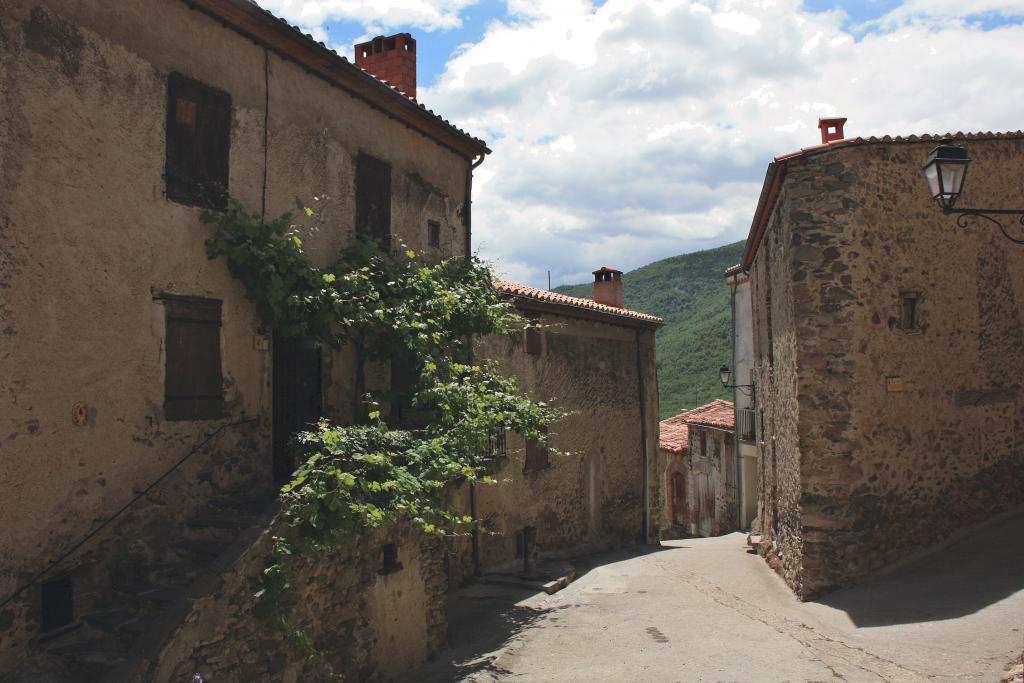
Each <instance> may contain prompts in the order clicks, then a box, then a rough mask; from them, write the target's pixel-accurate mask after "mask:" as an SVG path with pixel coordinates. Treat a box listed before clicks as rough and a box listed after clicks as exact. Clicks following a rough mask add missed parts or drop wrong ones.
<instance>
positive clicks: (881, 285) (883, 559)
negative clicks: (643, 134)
mask: <svg viewBox="0 0 1024 683" xmlns="http://www.w3.org/2000/svg"><path fill="white" fill-rule="evenodd" d="M966 144H967V147H968V150H969V153H970V156H971V158H972V159H973V163H972V166H971V171H970V173H969V175H968V185H967V191H966V192H965V194H964V196H963V198H962V199H961V204H963V205H964V206H994V207H1010V206H1018V205H1020V203H1021V190H1020V180H1021V179H1020V174H1019V173H1017V172H1015V171H1013V169H1019V168H1020V167H1021V162H1022V161H1024V140H1021V139H1003V140H998V139H972V140H968V141H966ZM933 146H934V142H919V143H914V144H907V143H902V144H900V143H891V144H870V145H863V146H855V147H846V148H840V149H837V150H834V151H832V152H828V153H825V154H821V155H817V156H811V157H808V158H805V159H800V160H797V161H794V162H792V163H791V165H790V169H789V172H788V175H787V178H786V182H785V190H784V192H783V194H782V196H780V199H779V202H778V204H777V209H776V212H775V215H773V221H772V225H771V227H770V230H771V231H774V232H775V233H776V234H779V235H780V241H782V243H784V244H787V245H788V249H787V250H786V252H785V253H777V252H773V251H772V247H769V250H768V251H767V252H764V253H761V254H759V256H758V262H757V264H756V266H755V268H762V269H763V268H764V266H765V263H764V261H763V259H764V258H769V259H771V264H770V266H771V267H772V268H776V267H777V266H779V265H780V264H781V269H784V270H789V271H790V277H789V279H790V281H791V283H792V284H791V295H790V296H791V302H792V304H791V305H792V306H793V309H794V311H795V314H796V315H795V318H794V320H793V321H792V326H793V327H792V330H793V331H794V332H795V334H796V340H797V352H796V354H795V356H791V357H787V362H786V369H785V371H786V372H789V373H792V372H793V371H794V370H795V371H796V373H797V375H796V377H795V378H793V377H792V376H790V377H788V378H787V381H786V383H787V384H788V383H789V382H793V384H792V385H790V386H792V387H793V389H794V390H795V392H796V394H797V400H798V403H799V409H798V411H795V410H794V411H793V414H794V415H797V416H798V424H796V425H795V429H794V425H793V424H792V423H791V422H789V423H787V422H783V421H779V420H777V421H775V422H774V423H771V424H769V430H768V434H769V435H770V437H775V438H781V437H782V436H783V434H786V435H787V436H789V438H792V436H791V435H796V436H798V438H799V450H798V451H797V449H796V448H795V447H794V446H795V445H792V446H790V450H791V452H792V454H796V455H797V457H798V458H799V462H800V468H799V476H800V482H801V490H800V515H799V519H787V518H783V520H782V527H783V529H784V531H783V532H782V533H780V534H779V535H780V536H783V537H785V536H786V535H790V536H794V537H795V536H799V537H800V540H801V541H802V556H801V558H800V560H799V562H798V563H796V565H798V566H793V565H790V564H789V558H787V557H785V556H784V558H783V566H784V567H785V568H786V577H787V580H789V581H790V582H791V584H793V585H794V587H795V588H797V590H798V592H800V593H801V594H802V595H804V596H809V595H812V594H814V593H816V592H819V591H821V590H825V589H827V588H830V587H832V586H835V585H839V584H843V583H847V582H850V581H853V580H856V579H858V578H860V577H863V576H864V575H866V574H867V573H869V572H871V571H872V570H875V569H878V568H879V567H881V566H883V565H885V564H888V563H891V562H893V561H894V560H896V559H898V558H899V557H901V556H904V555H906V554H907V553H908V552H910V551H912V550H914V549H916V548H921V547H924V546H927V545H930V544H933V543H935V542H937V541H939V540H941V539H942V538H943V537H944V536H946V535H948V534H949V533H950V532H952V531H954V530H956V529H959V528H962V527H964V526H966V525H970V524H972V523H975V522H978V521H981V520H983V519H984V518H986V517H988V516H991V515H992V514H994V513H995V512H997V511H999V510H1002V509H1005V508H1006V507H1008V506H1012V505H1014V504H1019V503H1020V502H1022V501H1024V493H1022V492H1024V451H1022V447H1021V443H1022V442H1024V439H1022V437H1024V396H1022V395H1021V381H1022V380H1021V377H1024V360H1022V357H1021V354H1020V340H1021V338H1022V333H1024V328H1022V319H1024V251H1022V250H1021V249H1019V248H1017V247H1015V246H1013V245H1012V244H1011V243H1009V242H1007V241H1006V240H1004V239H1003V238H1002V236H1000V235H999V234H998V232H997V231H996V230H995V229H994V227H993V226H990V225H988V224H982V223H976V224H975V225H974V227H972V228H971V229H969V230H966V231H964V230H959V229H957V228H956V227H955V222H954V219H953V218H952V217H949V216H946V215H944V214H942V212H941V211H940V210H939V209H938V208H937V206H936V205H935V203H934V202H933V201H932V200H931V199H930V198H929V196H928V193H927V190H926V185H925V182H924V180H923V179H922V178H921V173H920V166H921V163H922V162H923V160H924V159H925V157H926V155H927V154H928V152H929V150H930V149H931V147H933ZM787 233H788V237H787ZM765 244H769V245H774V240H773V238H772V237H771V233H769V235H767V236H766V241H765ZM764 246H765V245H764V244H763V245H762V249H763V248H764ZM758 281H759V280H758V278H757V277H756V273H755V283H757V282H758ZM755 291H757V290H756V289H755ZM773 295H775V292H774V291H773ZM905 296H916V297H917V299H918V304H917V310H918V318H919V324H918V325H917V327H916V329H906V328H905V327H904V324H903V299H904V297H905ZM755 301H757V302H758V304H759V306H760V305H762V304H763V294H762V293H758V294H755ZM776 329H778V326H776ZM776 349H778V346H776ZM780 361H781V359H780V358H779V356H778V354H776V374H778V373H779V372H781V371H783V365H782V363H781V362H780ZM791 363H792V365H791ZM794 379H795V382H794V381H793V380H794ZM887 380H888V381H887ZM781 384H783V383H782V382H780V381H779V378H778V377H776V378H775V381H774V384H773V385H769V386H775V387H778V386H779V385H781ZM759 398H761V399H762V403H763V405H765V406H766V408H767V409H768V410H769V411H774V412H775V414H776V415H778V414H779V407H780V406H782V405H784V406H786V408H787V409H792V407H793V401H792V397H789V398H788V399H787V400H786V401H785V402H782V401H780V397H778V396H777V395H772V394H769V395H768V396H767V397H762V394H761V392H760V391H759ZM762 457H764V454H763V453H762ZM793 472H794V470H793V469H792V468H788V469H787V477H792V476H793ZM780 497H782V496H780ZM766 500H771V496H768V498H767V499H766ZM786 550H788V548H787V549H785V550H783V552H786ZM794 569H795V570H796V574H794V573H793V570H794Z"/></svg>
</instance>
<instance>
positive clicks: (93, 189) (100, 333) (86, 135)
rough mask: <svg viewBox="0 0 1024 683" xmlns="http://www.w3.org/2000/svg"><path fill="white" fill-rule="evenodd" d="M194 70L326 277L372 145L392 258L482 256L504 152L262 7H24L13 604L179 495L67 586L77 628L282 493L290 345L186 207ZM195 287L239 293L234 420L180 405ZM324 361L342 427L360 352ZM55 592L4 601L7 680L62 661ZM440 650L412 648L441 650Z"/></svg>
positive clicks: (0, 584)
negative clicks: (117, 577)
mask: <svg viewBox="0 0 1024 683" xmlns="http://www.w3.org/2000/svg"><path fill="white" fill-rule="evenodd" d="M172 74H181V75H182V76H184V77H186V78H187V79H189V80H194V81H195V82H198V83H200V84H201V86H202V87H203V88H206V87H208V88H210V89H213V90H215V91H216V92H219V93H221V94H223V95H226V96H227V97H228V98H229V102H230V110H229V119H228V121H229V123H228V127H227V130H228V133H229V139H228V145H229V154H228V156H227V159H226V160H225V161H226V162H227V182H226V185H227V187H226V188H225V189H226V191H227V192H228V193H229V194H230V196H231V197H232V198H234V199H236V200H238V201H239V202H241V203H242V204H243V205H244V206H245V207H246V208H247V209H248V210H250V211H257V212H259V211H262V212H263V213H265V215H266V216H267V217H275V216H278V215H280V214H282V213H285V212H292V213H293V214H297V215H299V216H301V217H302V220H303V221H304V222H305V226H304V227H303V228H302V230H301V233H302V236H303V238H304V242H305V246H306V248H307V251H308V252H309V253H310V254H311V255H312V257H313V258H314V260H315V261H316V262H317V263H318V264H324V263H327V262H328V261H330V260H331V259H332V258H333V256H334V255H335V254H336V253H337V252H338V250H339V249H341V248H343V247H344V246H345V245H347V244H349V243H350V242H351V240H352V239H353V238H354V235H355V232H356V216H357V207H356V194H357V192H356V180H357V179H356V176H357V161H358V159H359V157H360V155H361V154H362V155H370V156H372V157H374V158H376V159H378V160H380V161H382V162H384V163H385V164H387V165H389V168H390V171H389V179H390V201H389V206H388V209H389V214H390V234H391V235H392V239H393V243H402V244H404V245H407V246H408V247H411V248H413V249H416V250H417V251H420V252H422V253H424V255H425V257H426V258H428V259H436V258H441V257H445V256H458V255H462V254H465V253H466V251H467V248H468V230H469V204H468V197H469V183H470V177H471V175H470V174H471V165H472V163H473V162H474V160H475V159H478V158H480V157H482V155H483V154H485V153H486V152H487V149H486V147H485V146H484V145H483V143H482V142H481V141H479V140H475V139H473V138H471V137H469V136H468V135H467V134H465V133H462V132H460V131H457V130H456V129H454V128H452V127H451V126H450V125H449V124H447V123H445V122H443V121H442V120H441V119H439V118H437V117H436V116H435V115H433V114H432V113H431V112H428V111H426V110H424V109H421V108H420V106H419V105H418V104H417V103H416V102H414V101H412V100H409V99H407V98H406V97H404V96H403V95H401V94H399V93H398V92H397V91H394V90H393V89H391V88H389V87H388V86H387V85H385V84H382V83H381V82H380V81H377V80H376V79H374V78H373V77H371V76H369V75H367V74H366V73H364V72H362V71H360V70H358V69H356V67H354V66H352V65H348V64H346V63H344V62H343V61H342V60H341V58H339V57H337V56H336V55H333V54H332V53H330V52H329V51H328V50H326V49H325V48H322V46H317V44H316V43H314V42H313V41H312V40H309V39H307V38H306V37H304V36H302V35H301V34H299V33H298V32H297V31H296V30H294V29H292V28H291V27H289V26H287V25H286V24H283V23H281V22H279V21H278V20H277V19H276V18H273V17H271V16H269V15H266V14H265V13H264V12H263V11H262V10H260V9H259V8H258V7H256V6H255V5H251V4H250V3H245V2H234V1H233V0H224V1H221V0H203V1H200V2H196V3H186V2H179V1H177V0H130V1H126V2H117V3H95V2H80V1H76V0H45V1H43V0H40V1H37V2H28V1H22V0H13V1H12V2H5V3H4V4H3V8H2V10H0V197H2V198H3V199H2V201H0V291H2V293H3V294H2V299H0V330H2V332H0V334H2V336H0V341H2V344H3V350H2V353H0V384H2V388H3V394H4V402H5V408H4V410H3V411H2V413H0V433H2V434H3V438H2V440H0V482H3V484H2V492H0V495H2V497H3V500H4V505H3V508H2V521H3V524H2V525H0V526H2V528H0V547H3V548H4V553H2V555H0V599H6V598H7V596H9V595H11V594H13V593H14V592H15V591H16V589H18V588H20V587H21V586H23V585H26V583H28V582H29V581H30V580H31V579H32V578H33V577H34V576H35V575H36V574H37V573H38V572H40V571H42V570H44V569H46V568H47V567H48V566H49V564H50V563H51V562H52V561H54V560H55V559H57V558H58V557H60V556H62V555H63V554H64V553H65V552H66V551H69V550H71V549H73V548H74V547H75V544H76V543H77V542H78V541H79V540H80V539H83V538H84V537H85V536H86V535H87V534H88V533H89V532H90V531H91V530H93V529H95V528H97V527H98V525H99V524H100V523H102V522H103V521H105V520H107V519H109V518H111V516H112V515H114V513H115V512H116V511H118V510H119V509H120V508H121V507H122V506H123V505H125V504H126V503H128V502H129V501H130V500H132V499H133V497H134V496H135V494H136V493H137V492H139V491H142V490H144V489H146V488H147V487H148V486H150V485H151V484H153V483H154V482H157V481H158V480H159V482H160V483H159V486H158V487H157V488H154V489H153V490H152V491H151V492H150V493H149V494H148V495H147V496H145V497H143V498H142V499H140V500H139V501H137V502H136V503H135V504H134V505H133V506H132V507H131V509H130V510H129V511H128V512H127V513H125V514H123V515H122V516H121V517H119V518H118V519H117V521H116V522H115V523H114V524H112V525H111V526H109V527H106V528H105V529H104V530H103V531H102V532H101V533H100V534H98V535H97V536H95V537H93V538H92V539H90V541H89V542H88V543H87V544H86V545H84V546H82V547H81V548H80V549H77V550H75V551H74V553H73V554H72V555H71V556H70V557H68V558H67V559H66V560H65V561H64V562H62V564H61V565H60V567H59V568H57V569H54V570H53V571H51V572H50V575H49V578H53V577H60V576H69V577H71V578H73V579H74V607H75V610H74V612H75V615H76V616H78V615H82V614H88V613H89V612H90V611H93V610H95V609H96V608H97V607H99V606H102V605H104V604H105V603H107V602H108V601H109V600H110V599H111V595H112V594H111V588H110V586H109V585H108V579H109V577H108V576H107V574H108V573H109V572H108V571H107V569H108V568H109V566H110V563H111V562H112V561H113V559H114V558H115V557H122V559H123V557H124V556H126V557H128V559H130V560H132V561H135V560H138V561H139V562H143V563H150V562H154V561H156V559H157V556H158V555H160V554H161V553H163V552H164V551H165V550H167V549H166V548H165V547H164V545H166V544H168V543H170V542H171V541H172V540H175V539H176V538H177V536H175V535H173V534H172V533H171V531H170V530H172V529H177V528H178V527H179V526H181V524H182V522H183V520H185V519H187V518H189V516H190V515H192V514H193V513H195V512H197V511H198V510H200V509H201V508H202V507H203V506H204V505H205V503H206V502H207V501H209V500H210V499H211V498H213V497H214V496H217V495H219V494H222V493H224V492H226V491H230V490H233V489H237V488H239V487H241V488H244V489H248V490H258V489H261V488H267V489H272V487H273V481H272V477H273V473H272V469H273V463H272V459H273V452H272V451H273V448H272V440H273V403H274V400H275V399H274V381H273V357H274V353H275V348H274V342H273V339H272V334H271V332H270V331H269V330H266V329H264V328H263V327H262V326H261V324H260V321H259V320H258V319H257V317H256V314H255V311H254V308H253V306H252V304H251V303H250V302H249V301H247V300H246V298H245V296H244V293H243V290H242V287H241V286H240V285H239V283H238V282H237V281H236V280H235V279H234V278H233V277H232V276H231V275H230V273H229V272H228V269H227V267H226V265H225V263H224V261H223V260H222V259H218V260H212V261H211V260H209V259H208V258H207V256H206V253H205V248H204V242H205V240H206V239H207V238H208V237H209V236H210V234H211V228H210V226H208V225H206V224H204V223H202V222H201V221H200V219H199V216H200V213H201V212H202V210H203V209H202V208H201V207H199V206H193V205H189V204H186V203H181V202H179V201H172V200H170V199H168V197H167V196H166V193H167V188H168V182H169V181H168V180H167V178H166V177H165V176H166V175H167V174H168V168H169V167H168V165H167V164H168V154H166V153H165V148H166V147H167V146H168V139H169V137H168V136H169V133H168V131H169V126H170V125H171V124H170V123H169V121H171V120H173V117H169V111H170V110H169V107H170V106H171V104H170V102H169V101H173V97H169V82H170V80H169V79H170V78H171V75H172ZM182 112H184V113H182ZM182 112H179V113H178V119H177V121H176V123H181V121H183V120H186V119H188V116H189V112H188V110H182ZM191 116H192V124H193V125H195V111H194V110H193V111H192V114H191ZM199 116H200V121H202V116H203V114H202V111H200V114H199ZM304 206H310V207H312V208H314V209H315V212H316V213H315V214H314V216H313V217H311V218H307V217H306V216H304V215H303V212H302V211H301V209H302V207H304ZM431 223H434V224H437V225H438V226H439V230H436V231H435V233H434V234H431V232H430V224H431ZM435 237H436V243H435V244H431V241H432V240H433V239H434V238H435ZM181 296H185V297H200V298H202V300H203V301H207V302H219V303H218V305H217V308H216V310H217V311H218V313H219V319H218V320H217V323H218V324H219V342H218V344H217V346H218V348H219V359H218V362H219V366H220V369H221V375H222V386H221V389H222V392H221V396H220V401H219V402H221V403H222V410H221V411H220V412H219V413H218V416H217V417H216V419H202V420H199V419H170V416H169V414H168V413H167V410H166V408H165V406H166V405H167V402H168V400H169V399H168V397H167V396H166V392H165V387H166V386H168V382H169V381H170V379H174V378H168V377H166V376H165V372H166V368H167V363H168V341H167V340H168V331H167V329H166V326H167V325H168V324H169V323H168V320H170V317H169V316H170V313H169V306H171V304H170V303H169V302H170V301H172V300H175V297H181ZM319 367H320V369H319V372H318V376H317V377H315V378H314V382H315V383H316V384H317V385H319V390H316V389H314V392H315V393H316V394H317V395H316V397H315V398H316V402H317V403H318V404H319V405H320V406H322V412H323V414H326V415H327V416H329V417H331V418H332V419H335V420H337V421H339V422H341V423H346V422H349V421H351V419H352V417H351V415H352V381H351V374H352V368H353V361H352V358H351V357H350V356H349V355H348V354H346V353H338V354H333V355H331V354H325V355H324V356H323V358H322V359H321V363H320V366H319ZM371 374H372V373H371ZM211 434H213V435H214V436H213V437H212V438H208V437H210V435H211ZM190 453H191V454H192V457H190V458H189V459H188V460H187V461H186V462H184V463H183V464H181V465H180V466H177V467H176V468H175V464H176V463H177V462H178V461H179V460H181V459H182V458H183V457H184V456H186V455H188V454H190ZM168 472H170V474H168V475H167V476H166V478H163V479H161V477H162V476H164V475H165V473H168ZM174 533H177V532H174ZM125 539H130V542H125ZM375 557H376V555H374V558H375ZM373 561H375V559H374V560H373ZM332 580H334V581H335V582H339V581H340V582H342V583H344V581H345V579H344V577H334V578H333V579H332ZM353 585H354V584H353ZM424 585H425V584H422V583H421V584H420V588H419V590H421V591H424V590H426V589H425V588H424ZM364 589H365V591H364ZM37 590H38V585H36V586H34V587H33V588H32V589H31V590H29V591H26V592H24V593H23V594H22V595H20V596H19V597H18V598H17V599H15V600H13V601H12V602H9V603H6V604H4V605H3V607H2V608H0V670H2V671H4V672H5V673H6V672H9V671H15V670H17V668H18V667H20V666H22V665H23V664H25V663H26V662H27V661H29V660H30V661H31V662H33V664H39V665H42V662H43V661H44V659H45V648H46V647H49V645H44V644H43V643H42V642H37V640H35V639H36V636H37V635H38V633H39V630H40V623H39V619H40V617H39V597H38V595H37ZM352 590H356V589H355V588H353V589H352ZM374 590H376V588H374V584H373V583H372V582H371V583H366V584H364V585H361V587H359V588H358V590H356V592H357V593H359V594H360V596H361V597H362V598H366V599H369V596H371V595H372V594H373V591H374ZM366 591H368V592H366ZM374 619H375V617H373V616H364V622H363V623H362V624H361V628H367V629H369V630H370V632H374V633H375V635H374V636H373V637H374V638H376V637H377V636H380V637H381V638H384V639H385V640H386V639H387V629H388V628H390V627H389V626H388V625H387V622H386V621H379V622H375V621H374ZM442 622H443V620H442ZM435 627H436V625H435ZM403 628H404V627H403ZM440 628H442V629H443V623H442V624H441V626H440ZM374 629H377V631H374ZM430 638H434V639H436V633H435V634H431V635H430V637H429V638H428V637H427V636H423V638H408V639H406V638H402V639H400V640H401V643H400V645H399V646H397V647H398V648H399V650H401V648H407V649H408V650H409V651H410V652H416V653H419V655H422V654H423V652H424V651H425V649H426V644H427V643H428V642H430ZM51 644H52V643H51ZM27 648H28V649H27ZM29 653H31V654H29ZM398 657H399V660H401V659H403V657H404V655H402V654H401V652H399V653H398ZM26 658H27V659H26ZM396 661H398V660H396Z"/></svg>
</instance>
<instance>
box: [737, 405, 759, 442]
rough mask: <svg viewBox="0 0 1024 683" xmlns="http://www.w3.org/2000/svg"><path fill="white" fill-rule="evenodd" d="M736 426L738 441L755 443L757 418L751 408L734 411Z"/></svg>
mask: <svg viewBox="0 0 1024 683" xmlns="http://www.w3.org/2000/svg"><path fill="white" fill-rule="evenodd" d="M736 421H737V422H736V424H737V427H738V430H737V431H739V434H740V440H741V441H750V442H753V443H757V417H756V416H755V411H754V409H753V408H740V409H739V410H737V411H736Z"/></svg>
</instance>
